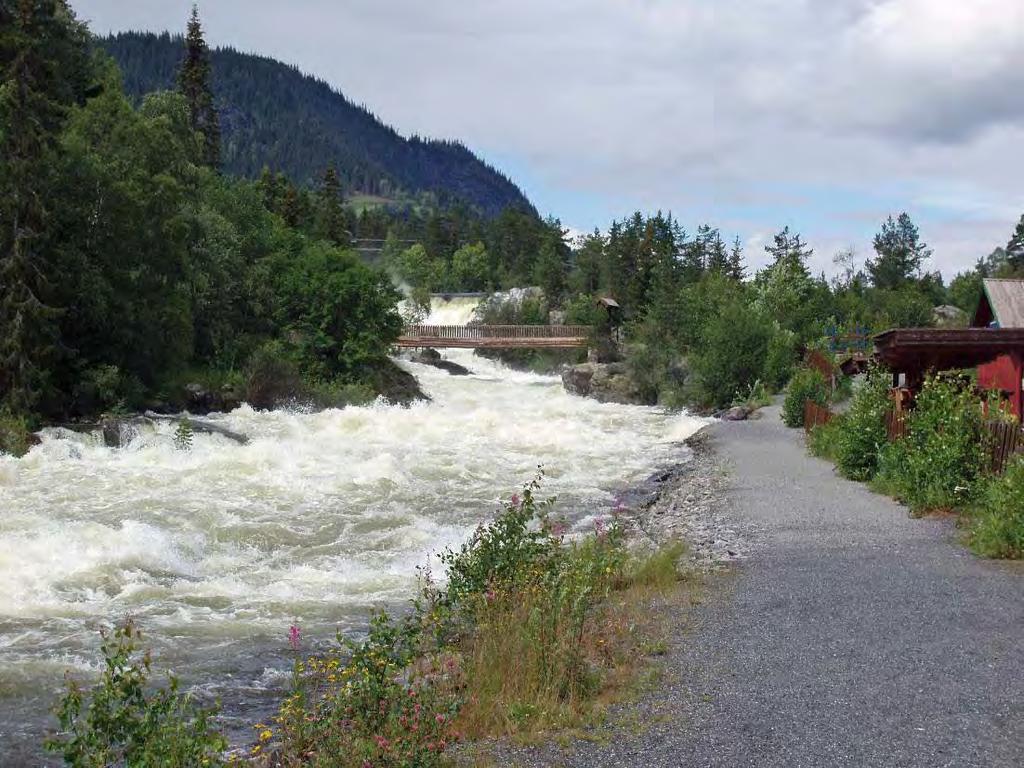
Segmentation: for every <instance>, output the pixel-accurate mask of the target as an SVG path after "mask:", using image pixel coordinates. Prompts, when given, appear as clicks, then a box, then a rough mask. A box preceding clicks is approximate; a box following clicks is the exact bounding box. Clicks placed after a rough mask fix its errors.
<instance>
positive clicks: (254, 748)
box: [252, 744, 263, 755]
mask: <svg viewBox="0 0 1024 768" xmlns="http://www.w3.org/2000/svg"><path fill="white" fill-rule="evenodd" d="M262 751H263V747H261V746H260V745H259V744H257V745H256V746H255V747H253V748H252V754H254V755H258V754H259V753H260V752H262Z"/></svg>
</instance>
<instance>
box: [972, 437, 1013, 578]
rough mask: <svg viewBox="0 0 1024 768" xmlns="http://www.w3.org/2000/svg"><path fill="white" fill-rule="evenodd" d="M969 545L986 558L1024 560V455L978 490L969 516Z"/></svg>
mask: <svg viewBox="0 0 1024 768" xmlns="http://www.w3.org/2000/svg"><path fill="white" fill-rule="evenodd" d="M970 543H971V547H972V548H973V549H974V551H975V552H977V553H978V554H980V555H983V556H984V557H997V558H1015V559H1020V558H1024V456H1018V457H1017V458H1016V459H1014V460H1013V461H1011V462H1010V464H1009V466H1008V467H1007V468H1006V472H1005V473H1004V474H1003V475H1002V476H1001V477H993V478H989V479H987V480H986V481H985V482H984V483H983V485H982V487H981V488H980V489H979V493H978V502H977V504H976V505H975V507H974V509H973V510H972V512H971V515H970Z"/></svg>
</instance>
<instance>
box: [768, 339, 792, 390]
mask: <svg viewBox="0 0 1024 768" xmlns="http://www.w3.org/2000/svg"><path fill="white" fill-rule="evenodd" d="M797 360H798V355H797V336H796V334H795V333H794V332H793V331H789V330H785V329H777V330H776V331H775V333H773V334H772V335H771V338H770V339H769V340H768V349H767V351H766V352H765V359H764V373H763V374H762V377H763V379H764V382H765V385H766V386H767V387H768V388H769V389H772V390H775V391H779V390H781V389H782V388H783V387H784V386H786V382H788V381H789V380H790V378H792V376H793V369H794V368H795V367H796V363H797Z"/></svg>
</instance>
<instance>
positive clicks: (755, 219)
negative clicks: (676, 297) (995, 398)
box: [72, 0, 1024, 277]
mask: <svg viewBox="0 0 1024 768" xmlns="http://www.w3.org/2000/svg"><path fill="white" fill-rule="evenodd" d="M72 3H73V5H74V7H75V8H76V10H77V11H78V13H79V16H80V17H82V18H83V19H85V20H87V21H89V22H90V24H91V27H92V29H93V31H95V32H98V33H105V32H108V31H111V30H122V29H149V30H164V29H171V30H180V29H181V28H183V26H184V20H185V18H186V16H187V13H188V9H189V7H190V2H188V0H132V1H131V2H127V1H126V0H72ZM200 11H201V13H202V16H203V19H204V24H205V27H206V29H207V37H208V40H209V41H210V42H211V44H214V45H232V46H235V47H236V48H239V49H242V50H246V51H255V52H259V53H262V54H266V55H269V56H273V57H275V58H278V59H281V60H283V61H286V62H289V63H294V64H297V65H298V66H299V67H300V68H302V69H303V70H306V71H308V72H310V73H314V74H316V75H318V76H320V77H321V78H323V79H325V80H327V81H328V82H330V83H331V84H332V85H334V86H336V87H337V88H338V89H339V90H341V91H342V92H344V93H345V94H346V95H348V96H349V97H350V98H352V99H354V100H356V101H358V102H362V103H365V104H366V105H367V106H369V107H370V108H371V109H372V110H373V111H374V112H375V113H376V114H377V115H378V116H380V117H381V118H382V119H384V120H385V121H386V122H388V123H391V124H392V125H394V126H395V127H396V128H397V129H398V130H399V131H400V132H402V133H405V134H409V133H414V132H415V133H420V134H424V135H430V136H435V137H452V138H460V139H462V140H463V141H465V142H466V143H467V144H468V145H469V146H470V147H471V148H472V149H474V150H475V151H477V152H478V153H479V154H481V155H482V156H484V157H485V158H486V159H487V160H489V161H490V162H492V163H493V164H495V165H497V166H499V167H500V168H502V169H503V170H505V171H506V172H507V173H509V174H510V175H511V176H512V177H513V178H514V179H515V180H516V181H517V182H518V183H519V184H520V186H522V187H523V189H524V190H525V191H526V193H527V195H528V196H529V197H530V198H531V199H532V200H533V201H534V202H535V203H536V204H537V206H538V208H540V209H541V211H542V212H544V213H552V214H554V215H556V216H558V217H559V218H560V219H561V220H562V221H563V223H564V224H566V225H567V226H571V227H573V228H575V229H580V230H589V229H593V228H594V227H602V228H604V227H606V226H607V224H608V222H609V221H610V220H611V219H612V218H620V217H622V216H624V215H627V214H629V213H630V212H632V211H634V210H637V209H640V210H644V211H652V212H653V211H655V210H658V209H662V210H671V211H672V212H673V213H674V214H675V215H676V216H677V217H678V218H679V219H680V220H681V221H683V222H684V223H685V224H687V225H688V227H690V228H693V227H695V226H696V225H697V224H698V223H700V222H703V221H710V222H712V223H713V224H716V225H718V226H720V227H721V228H722V230H723V231H724V232H725V233H726V234H727V235H728V236H729V237H731V236H733V235H739V236H740V238H741V239H742V240H744V241H745V242H746V243H747V244H748V246H749V247H750V248H751V250H750V252H749V253H748V255H749V257H750V258H751V260H752V261H754V263H757V262H758V261H760V260H762V254H761V253H760V251H761V248H762V246H763V243H764V241H765V239H766V238H768V237H769V236H770V234H771V233H772V232H773V231H776V230H778V229H780V228H781V227H782V226H783V225H786V224H788V225H790V226H792V227H795V228H796V229H797V230H799V231H800V232H802V233H804V235H805V237H806V238H807V239H808V240H809V241H810V243H811V244H812V245H813V246H814V247H815V248H816V254H815V258H814V264H815V266H816V267H818V268H820V269H824V270H826V271H831V270H832V264H831V262H832V256H833V255H834V253H835V252H836V251H838V250H840V249H842V248H848V247H853V248H854V249H855V250H856V252H857V254H858V256H859V257H860V258H861V259H863V258H864V257H865V256H867V255H868V254H869V252H870V247H871V245H870V244H871V237H872V235H873V234H874V232H875V231H877V229H878V226H879V223H880V222H881V221H882V219H884V217H885V216H886V215H888V214H889V213H898V212H899V211H901V210H907V211H908V212H909V213H910V214H911V215H912V216H913V218H914V219H915V220H916V221H917V222H918V223H919V225H920V227H921V230H922V234H923V236H924V238H925V240H926V241H927V242H928V243H929V244H930V245H931V246H932V247H933V248H934V250H935V256H934V257H933V267H937V268H940V269H942V271H943V272H944V273H945V274H946V276H947V277H950V276H952V275H953V274H954V273H955V272H956V271H957V270H958V269H960V268H963V267H965V266H967V265H969V264H971V263H973V261H974V260H975V259H976V258H977V257H978V256H980V255H983V254H986V253H988V252H989V251H990V250H991V249H992V248H993V247H994V246H996V245H1005V243H1006V241H1007V239H1008V238H1009V235H1010V232H1011V231H1012V229H1013V226H1014V224H1015V222H1016V220H1017V219H1018V217H1019V216H1020V215H1021V214H1022V213H1024V96H1022V94H1024V2H1022V1H1021V0H969V2H968V1H965V0H430V2H424V0H343V1H342V2H337V1H335V2H330V1H329V0H290V2H285V3H282V2H269V1H264V0H206V1H205V2H201V3H200Z"/></svg>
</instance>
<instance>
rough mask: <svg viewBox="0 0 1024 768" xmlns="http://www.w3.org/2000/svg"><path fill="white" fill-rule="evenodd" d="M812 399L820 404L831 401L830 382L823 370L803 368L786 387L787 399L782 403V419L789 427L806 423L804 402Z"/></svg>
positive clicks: (826, 403)
mask: <svg viewBox="0 0 1024 768" xmlns="http://www.w3.org/2000/svg"><path fill="white" fill-rule="evenodd" d="M808 400H810V401H811V402H813V403H817V404H818V405H820V406H827V405H828V401H829V391H828V382H827V381H825V377H824V376H823V375H822V374H821V371H818V370H815V369H814V368H801V369H800V370H798V371H797V372H796V374H795V375H794V376H793V378H792V380H791V381H790V382H789V386H788V387H787V388H786V399H785V400H784V401H783V404H782V420H783V422H785V424H786V426H787V427H802V426H803V425H804V404H805V403H806V402H807V401H808Z"/></svg>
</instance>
